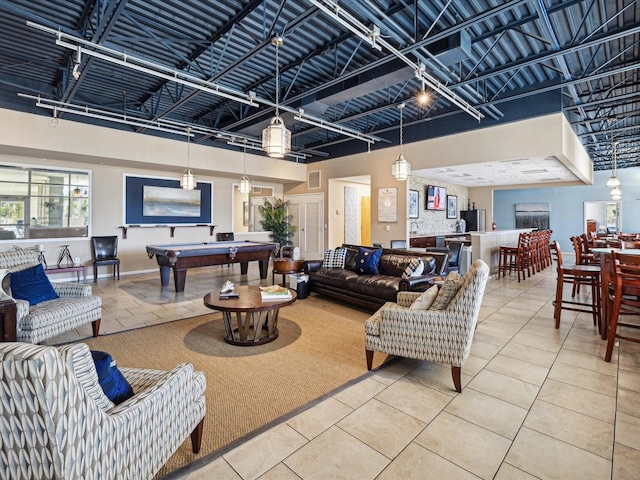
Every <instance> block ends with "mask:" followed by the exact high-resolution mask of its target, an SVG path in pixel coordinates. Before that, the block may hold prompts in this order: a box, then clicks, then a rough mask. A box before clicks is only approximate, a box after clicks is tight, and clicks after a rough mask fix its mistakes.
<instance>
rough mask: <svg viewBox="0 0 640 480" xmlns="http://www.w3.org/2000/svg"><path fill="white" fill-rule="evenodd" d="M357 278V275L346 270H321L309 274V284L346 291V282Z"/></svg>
mask: <svg viewBox="0 0 640 480" xmlns="http://www.w3.org/2000/svg"><path fill="white" fill-rule="evenodd" d="M357 277H358V274H357V273H355V272H354V271H353V270H347V269H346V268H321V269H319V270H313V271H310V272H309V281H310V282H311V283H316V284H323V285H327V284H328V285H332V286H334V287H336V288H341V289H343V290H346V289H347V280H349V279H351V278H357Z"/></svg>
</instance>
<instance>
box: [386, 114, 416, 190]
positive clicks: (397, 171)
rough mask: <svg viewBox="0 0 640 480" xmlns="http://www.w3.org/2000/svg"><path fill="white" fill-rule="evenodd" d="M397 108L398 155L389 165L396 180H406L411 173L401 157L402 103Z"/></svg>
mask: <svg viewBox="0 0 640 480" xmlns="http://www.w3.org/2000/svg"><path fill="white" fill-rule="evenodd" d="M398 108H399V109H400V155H398V158H397V159H396V161H395V162H393V165H391V173H392V174H393V176H394V177H395V178H396V180H406V179H407V177H408V176H409V174H410V173H411V164H410V163H409V162H407V160H406V159H405V158H404V156H403V155H402V109H403V108H404V103H401V104H400V105H398Z"/></svg>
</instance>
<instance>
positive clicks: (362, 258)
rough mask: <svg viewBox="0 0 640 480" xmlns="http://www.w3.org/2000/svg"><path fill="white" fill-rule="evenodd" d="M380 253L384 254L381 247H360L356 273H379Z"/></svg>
mask: <svg viewBox="0 0 640 480" xmlns="http://www.w3.org/2000/svg"><path fill="white" fill-rule="evenodd" d="M380 255H382V249H381V248H375V249H374V248H365V247H360V248H359V249H358V256H357V257H356V273H359V274H360V275H378V273H379V272H378V262H379V260H380Z"/></svg>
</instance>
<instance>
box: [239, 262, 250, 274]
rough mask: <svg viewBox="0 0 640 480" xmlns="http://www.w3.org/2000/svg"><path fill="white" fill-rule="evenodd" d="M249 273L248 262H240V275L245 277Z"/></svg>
mask: <svg viewBox="0 0 640 480" xmlns="http://www.w3.org/2000/svg"><path fill="white" fill-rule="evenodd" d="M248 271H249V262H240V273H241V274H242V275H246V274H247V272H248Z"/></svg>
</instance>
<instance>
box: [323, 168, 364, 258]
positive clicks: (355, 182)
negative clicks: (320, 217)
mask: <svg viewBox="0 0 640 480" xmlns="http://www.w3.org/2000/svg"><path fill="white" fill-rule="evenodd" d="M364 198H368V199H369V201H368V202H367V201H363V199H364ZM370 199H371V176H370V175H359V176H355V177H343V178H332V179H329V194H328V200H327V202H328V211H329V218H328V219H327V224H328V229H329V232H328V237H327V238H328V239H329V247H330V248H335V247H339V246H340V245H342V244H343V243H352V244H356V245H370V237H371V200H370Z"/></svg>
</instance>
